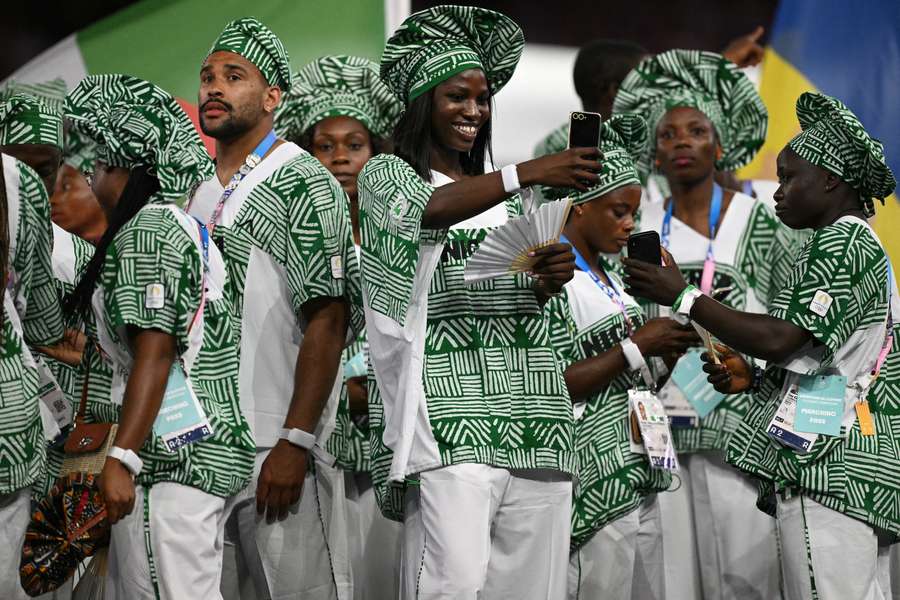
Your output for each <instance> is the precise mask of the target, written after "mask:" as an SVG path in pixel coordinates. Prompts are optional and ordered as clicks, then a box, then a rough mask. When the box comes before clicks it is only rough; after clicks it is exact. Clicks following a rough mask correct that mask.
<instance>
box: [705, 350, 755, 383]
mask: <svg viewBox="0 0 900 600" xmlns="http://www.w3.org/2000/svg"><path fill="white" fill-rule="evenodd" d="M715 349H716V353H717V354H718V355H719V362H720V364H716V363H715V362H713V359H712V357H711V356H710V355H709V352H704V353H703V354H701V355H700V359H701V360H702V361H703V362H704V363H706V364H704V365H703V371H704V372H705V373H709V376H708V377H707V378H706V380H707V381H709V382H710V383H711V384H712V386H713V387H714V388H716V391H718V392H719V393H722V394H737V393H740V392H744V391H747V390H749V389H750V387H751V385H752V384H753V368H752V367H751V366H750V365H749V364H747V361H745V360H744V357H743V356H741V355H740V354H738V353H737V352H735V351H734V350H732V349H731V348H728V347H727V346H723V345H722V344H716V345H715Z"/></svg>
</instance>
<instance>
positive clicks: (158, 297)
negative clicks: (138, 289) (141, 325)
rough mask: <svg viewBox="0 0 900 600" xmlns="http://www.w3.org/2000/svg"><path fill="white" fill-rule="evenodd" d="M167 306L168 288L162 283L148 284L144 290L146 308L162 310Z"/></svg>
mask: <svg viewBox="0 0 900 600" xmlns="http://www.w3.org/2000/svg"><path fill="white" fill-rule="evenodd" d="M165 304H166V286H164V285H163V284H161V283H148V284H147V287H146V288H145V290H144V306H145V307H146V308H151V309H157V308H162V307H163V306H165Z"/></svg>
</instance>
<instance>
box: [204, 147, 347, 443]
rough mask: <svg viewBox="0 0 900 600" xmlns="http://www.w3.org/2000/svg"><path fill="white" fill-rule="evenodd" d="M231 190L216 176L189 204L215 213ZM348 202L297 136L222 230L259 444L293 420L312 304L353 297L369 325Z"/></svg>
mask: <svg viewBox="0 0 900 600" xmlns="http://www.w3.org/2000/svg"><path fill="white" fill-rule="evenodd" d="M223 191H224V188H223V186H222V184H221V183H220V182H219V180H218V178H217V177H216V176H213V178H212V179H210V180H208V181H206V182H204V183H203V184H202V185H201V186H200V187H199V189H198V190H197V192H196V193H195V194H194V198H193V200H192V202H191V204H190V208H189V212H190V213H191V214H192V215H194V216H195V217H197V218H198V219H201V220H203V221H204V222H207V221H208V219H209V218H210V215H211V214H212V212H213V209H214V208H215V206H216V204H217V203H218V201H219V198H221V196H222V192H223ZM348 205H349V202H347V197H346V195H345V194H344V192H343V190H342V189H341V187H340V184H338V182H337V180H336V179H334V177H332V176H331V174H330V173H329V172H328V171H327V170H326V169H325V167H323V166H322V164H321V163H320V162H319V161H318V160H316V159H315V158H313V156H312V155H310V154H309V153H308V152H306V151H304V150H302V149H300V148H299V147H298V146H296V145H295V144H292V143H290V142H287V143H283V144H281V145H279V146H278V147H276V148H274V149H273V150H272V151H271V152H270V153H269V155H268V156H266V157H265V158H264V159H263V160H262V161H261V162H260V163H259V165H257V166H256V167H255V168H254V169H253V170H252V171H250V173H249V174H248V175H247V176H246V177H245V178H244V179H243V181H242V182H241V184H240V185H239V186H238V188H237V189H236V190H235V191H234V193H233V194H232V195H231V197H230V198H228V201H227V202H226V203H225V205H224V208H223V210H222V214H221V217H220V218H219V222H218V223H217V225H216V228H215V230H214V233H213V239H214V240H215V242H216V244H217V245H218V246H219V247H220V248H221V250H222V255H223V256H224V257H225V263H226V265H227V267H228V276H229V291H228V295H229V297H230V299H231V301H232V303H233V307H234V310H235V317H236V318H235V323H236V324H238V328H239V331H240V354H241V366H240V392H241V409H242V410H243V412H244V415H245V416H246V417H247V420H248V421H249V422H250V426H251V428H252V429H253V436H254V439H255V440H256V446H257V447H258V448H271V447H272V446H274V445H275V443H276V442H277V441H278V438H279V435H280V433H281V429H282V428H283V427H284V418H285V416H286V415H287V412H288V408H289V406H290V402H291V398H292V396H293V392H294V371H295V369H296V364H297V354H298V352H299V350H300V345H301V343H302V340H303V332H304V330H305V328H306V324H305V323H304V321H303V317H302V314H301V309H302V307H303V305H304V304H305V303H306V302H308V301H310V300H315V299H317V298H346V299H347V300H348V301H349V302H350V305H351V326H352V328H353V330H354V331H361V330H362V308H361V306H362V302H361V301H360V300H359V275H358V266H357V264H358V263H357V260H356V254H355V252H354V250H353V238H352V237H351V227H350V212H349V208H348ZM351 339H352V338H351ZM340 383H341V378H340V377H338V379H337V380H336V385H335V388H334V391H333V393H332V395H331V398H330V399H329V401H328V404H327V406H326V408H325V410H324V412H323V414H322V417H321V419H320V420H319V424H318V426H317V427H316V431H315V434H316V437H317V439H318V442H319V444H320V445H321V446H324V445H325V444H326V443H327V440H328V437H329V436H330V435H331V432H332V431H333V429H334V422H335V414H336V412H337V404H338V395H339V391H340Z"/></svg>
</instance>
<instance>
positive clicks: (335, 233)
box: [287, 163, 356, 317]
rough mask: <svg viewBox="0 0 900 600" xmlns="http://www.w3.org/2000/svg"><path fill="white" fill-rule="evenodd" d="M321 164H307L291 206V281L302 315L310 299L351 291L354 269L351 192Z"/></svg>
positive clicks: (293, 297)
mask: <svg viewBox="0 0 900 600" xmlns="http://www.w3.org/2000/svg"><path fill="white" fill-rule="evenodd" d="M320 166H321V165H319V164H318V163H316V165H315V166H314V167H305V168H308V169H311V170H310V171H309V172H307V173H304V175H303V177H302V178H300V180H299V183H298V189H299V193H298V194H296V195H295V197H294V198H292V199H291V204H290V206H289V207H288V215H289V217H288V219H289V221H290V230H289V232H288V236H289V239H288V249H287V280H288V286H289V287H290V290H291V303H292V305H293V308H294V312H295V314H297V316H298V317H299V316H300V311H301V310H302V308H303V305H304V304H306V303H307V302H309V301H310V300H314V299H316V298H342V297H344V296H345V295H347V293H348V292H347V288H348V284H347V280H348V279H350V278H351V277H354V276H355V272H356V257H355V255H354V251H353V238H352V237H351V231H350V212H349V209H348V206H347V205H348V201H347V197H346V195H345V194H344V191H343V190H342V189H341V187H340V185H339V184H338V182H337V181H336V180H335V179H334V178H333V177H331V175H330V174H329V173H328V172H327V171H326V170H325V169H324V167H322V168H319V167H320ZM348 301H350V302H351V303H352V298H348Z"/></svg>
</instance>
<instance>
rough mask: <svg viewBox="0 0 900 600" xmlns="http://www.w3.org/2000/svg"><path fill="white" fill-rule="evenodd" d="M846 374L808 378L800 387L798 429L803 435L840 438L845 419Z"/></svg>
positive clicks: (798, 385) (809, 376) (801, 380)
mask: <svg viewBox="0 0 900 600" xmlns="http://www.w3.org/2000/svg"><path fill="white" fill-rule="evenodd" d="M846 390H847V378H846V377H844V376H843V375H804V376H802V377H800V381H799V382H798V384H797V415H796V417H794V427H795V428H796V429H797V431H802V432H803V433H821V434H823V435H840V434H841V421H842V420H843V419H844V394H845V392H846Z"/></svg>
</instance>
